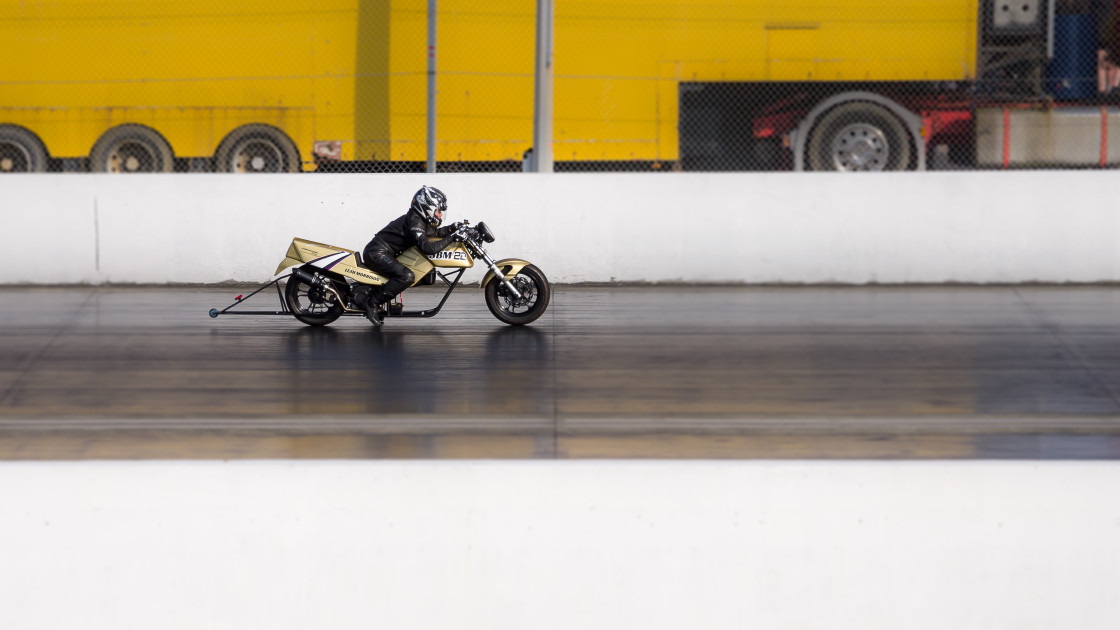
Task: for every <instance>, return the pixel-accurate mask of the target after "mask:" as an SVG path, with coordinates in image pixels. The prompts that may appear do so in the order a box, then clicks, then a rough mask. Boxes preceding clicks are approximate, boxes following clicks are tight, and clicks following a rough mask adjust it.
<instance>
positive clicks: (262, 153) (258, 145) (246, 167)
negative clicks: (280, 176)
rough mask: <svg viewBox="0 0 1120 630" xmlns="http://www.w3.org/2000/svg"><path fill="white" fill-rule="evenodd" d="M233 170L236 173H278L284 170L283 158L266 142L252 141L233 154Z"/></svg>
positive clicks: (272, 145)
mask: <svg viewBox="0 0 1120 630" xmlns="http://www.w3.org/2000/svg"><path fill="white" fill-rule="evenodd" d="M233 170H234V171H235V172H238V173H279V172H281V171H283V170H284V156H283V155H282V154H281V152H280V149H279V148H277V147H276V145H274V144H272V143H271V142H269V141H267V140H252V141H250V142H247V143H245V144H244V145H242V146H241V147H239V149H238V150H237V152H236V153H235V154H234V157H233Z"/></svg>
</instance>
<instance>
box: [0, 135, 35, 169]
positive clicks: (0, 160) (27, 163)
mask: <svg viewBox="0 0 1120 630" xmlns="http://www.w3.org/2000/svg"><path fill="white" fill-rule="evenodd" d="M29 170H31V155H30V154H29V153H28V152H27V150H26V149H24V148H23V147H21V146H20V145H18V144H15V143H13V142H0V173H26V172H27V171H29Z"/></svg>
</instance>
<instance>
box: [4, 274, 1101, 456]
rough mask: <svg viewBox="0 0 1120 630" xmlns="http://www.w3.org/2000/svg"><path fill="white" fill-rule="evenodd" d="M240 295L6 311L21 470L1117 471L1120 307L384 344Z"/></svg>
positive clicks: (855, 308)
mask: <svg viewBox="0 0 1120 630" xmlns="http://www.w3.org/2000/svg"><path fill="white" fill-rule="evenodd" d="M241 292H243V291H242V290H240V289H237V288H233V289H230V288H222V289H167V288H158V289H143V288H129V289H119V288H69V289H46V288H5V289H0V319H2V323H3V326H2V327H0V459H91V458H156V457H158V458H187V457H191V458H194V457H201V458H244V457H253V458H273V457H281V458H301V457H341V458H413V457H432V458H461V457H476V458H530V457H540V458H599V457H669V458H675V457H680V458H1070V459H1084V458H1094V459H1120V288H1112V287H1101V288H1023V287H1015V288H1012V287H1004V288H955V289H954V288H837V289H827V288H824V289H821V288H805V289H785V288H780V289H759V288H633V287H622V288H565V287H559V288H558V289H557V292H556V294H555V295H554V297H553V303H552V306H551V307H550V310H549V312H548V313H547V314H546V315H545V316H544V317H543V318H542V319H541V320H539V321H538V322H537V323H536V324H534V325H533V326H531V327H526V328H510V327H507V326H504V325H502V324H501V323H499V322H498V321H497V320H495V319H494V318H493V317H492V316H491V315H490V314H489V312H488V311H487V310H486V307H485V304H484V303H483V299H482V295H481V292H480V291H478V290H477V289H466V290H462V291H461V292H460V291H457V292H456V293H455V294H454V295H453V296H452V297H451V300H450V301H449V302H448V305H447V306H446V307H445V308H444V311H443V312H442V313H441V314H440V315H439V316H438V317H436V318H434V319H412V320H402V319H390V320H388V321H387V323H386V325H385V328H384V329H383V330H381V331H377V330H374V329H373V328H372V327H371V326H370V325H369V324H368V323H367V322H366V321H365V320H364V319H360V318H343V319H341V320H339V321H338V322H336V323H335V324H332V325H331V326H328V327H326V328H321V329H317V328H309V327H306V326H304V325H302V324H299V323H298V322H296V321H295V320H294V319H292V318H290V317H234V316H228V315H227V316H222V317H220V318H218V319H211V318H209V317H207V315H206V312H207V311H208V310H209V308H210V307H212V306H217V307H219V308H221V307H224V306H226V305H227V304H229V302H230V301H232V298H233V297H234V296H235V295H237V294H238V293H241ZM438 296H439V294H438V293H435V292H432V291H426V290H417V291H416V292H415V293H410V294H406V303H407V305H408V306H409V308H410V310H411V309H413V308H421V307H428V306H432V305H434V304H435V303H436V302H437V301H438ZM254 303H255V304H256V305H257V306H258V307H265V308H273V307H274V306H275V303H276V296H275V293H264V294H262V295H261V296H259V297H257V298H254V300H253V302H252V303H247V304H246V307H250V306H253V304H254Z"/></svg>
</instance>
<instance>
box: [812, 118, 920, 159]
mask: <svg viewBox="0 0 1120 630" xmlns="http://www.w3.org/2000/svg"><path fill="white" fill-rule="evenodd" d="M913 155H914V151H913V147H912V146H911V141H910V134H909V133H907V131H906V127H905V125H903V124H902V121H900V120H899V119H898V117H897V116H895V115H894V114H892V113H891V112H890V111H889V110H888V109H887V108H885V107H883V106H881V105H878V104H875V103H868V102H863V101H856V102H848V103H842V104H840V105H837V106H836V107H833V108H832V109H830V110H828V112H827V113H825V114H824V115H823V116H821V119H820V120H819V121H818V122H817V124H815V125H814V126H813V129H812V131H811V132H810V134H809V144H808V148H807V150H806V158H807V159H806V163H807V164H806V166H807V167H808V170H811V171H908V170H913V169H914V168H916V166H915V160H914V157H913Z"/></svg>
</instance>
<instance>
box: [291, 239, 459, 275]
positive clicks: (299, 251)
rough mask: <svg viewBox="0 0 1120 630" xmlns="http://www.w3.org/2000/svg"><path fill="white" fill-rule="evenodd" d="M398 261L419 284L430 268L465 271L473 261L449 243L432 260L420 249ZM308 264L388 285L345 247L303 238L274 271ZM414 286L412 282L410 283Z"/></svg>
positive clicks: (297, 241)
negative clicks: (361, 263) (363, 265)
mask: <svg viewBox="0 0 1120 630" xmlns="http://www.w3.org/2000/svg"><path fill="white" fill-rule="evenodd" d="M397 261H398V262H399V263H401V264H402V265H404V266H405V267H408V268H409V270H411V271H412V273H413V275H414V276H415V277H416V282H419V281H420V280H421V279H422V278H423V277H424V276H426V275H427V274H428V272H429V271H431V270H432V268H433V267H455V268H467V267H473V266H474V258H473V257H472V256H471V254H470V252H469V251H467V248H466V246H465V245H464V244H463V243H452V244H451V245H449V246H447V247H446V248H445V249H444V250H443V251H441V252H438V253H436V254H434V255H432V256H431V257H428V256H424V254H422V253H421V252H420V250H419V249H417V248H415V247H409V248H408V249H406V250H404V251H403V252H401V254H400V256H397ZM307 264H310V265H312V266H314V267H318V268H319V269H324V270H329V271H333V272H335V273H337V274H340V275H342V276H345V277H347V278H349V279H351V280H353V281H355V282H359V283H361V284H368V285H373V286H379V285H382V284H385V283H386V282H388V281H389V279H388V278H386V277H385V276H383V275H381V274H379V273H377V272H376V271H372V270H370V269H366V268H365V267H361V266H359V265H358V256H357V253H356V252H354V250H352V249H346V248H345V247H336V246H334V245H328V244H326V243H318V242H316V241H311V240H307V239H303V238H295V239H292V244H291V245H289V246H288V252H287V254H285V256H284V260H282V261H280V265H279V266H278V267H276V273H275V274H273V275H279V274H280V272H282V271H284V270H285V269H287V268H289V267H294V266H297V265H307ZM413 284H415V282H414V283H413Z"/></svg>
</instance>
